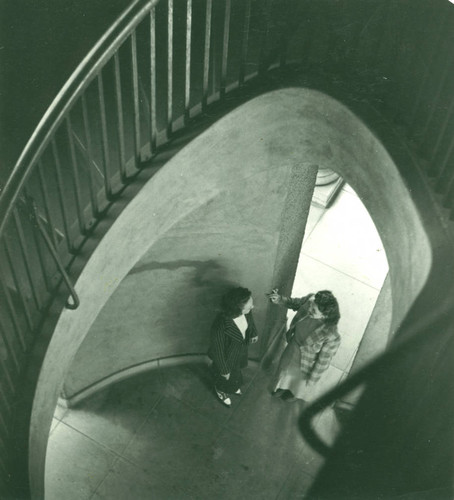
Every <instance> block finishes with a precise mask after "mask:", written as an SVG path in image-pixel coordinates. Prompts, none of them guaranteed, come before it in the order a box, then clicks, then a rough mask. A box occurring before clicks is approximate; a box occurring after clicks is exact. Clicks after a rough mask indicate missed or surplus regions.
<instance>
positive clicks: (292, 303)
mask: <svg viewBox="0 0 454 500" xmlns="http://www.w3.org/2000/svg"><path fill="white" fill-rule="evenodd" d="M310 297H312V294H311V293H310V294H309V295H306V296H305V297H302V298H300V299H293V298H291V297H282V303H283V305H284V307H286V308H287V309H292V310H293V311H297V310H298V309H299V308H300V307H301V306H302V305H303V304H304V303H305V302H307V300H308V299H309V298H310Z"/></svg>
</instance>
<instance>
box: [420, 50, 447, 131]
mask: <svg viewBox="0 0 454 500" xmlns="http://www.w3.org/2000/svg"><path fill="white" fill-rule="evenodd" d="M452 63H453V58H452V55H451V58H450V59H449V62H448V63H446V64H445V66H444V68H443V72H442V74H441V77H440V78H439V79H438V85H437V90H436V92H435V95H434V98H433V99H432V103H433V105H432V108H431V110H430V112H429V114H428V116H427V118H426V121H425V123H424V126H423V128H422V130H421V137H424V136H425V135H426V133H427V131H428V130H429V129H430V124H431V123H432V120H433V117H434V115H435V111H436V109H437V105H438V103H439V102H440V96H441V92H442V90H443V87H444V85H445V83H446V78H448V75H449V72H450V71H451V69H452Z"/></svg>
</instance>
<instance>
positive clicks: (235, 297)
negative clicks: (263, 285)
mask: <svg viewBox="0 0 454 500" xmlns="http://www.w3.org/2000/svg"><path fill="white" fill-rule="evenodd" d="M253 307H254V304H253V301H252V293H251V291H250V290H248V289H247V288H242V287H241V286H238V287H236V288H232V289H231V290H229V291H228V292H227V293H226V294H225V295H224V297H223V298H222V310H223V311H224V314H225V315H226V316H229V317H231V318H237V317H238V316H241V315H242V314H247V313H248V312H249V311H250V310H251V309H252V308H253Z"/></svg>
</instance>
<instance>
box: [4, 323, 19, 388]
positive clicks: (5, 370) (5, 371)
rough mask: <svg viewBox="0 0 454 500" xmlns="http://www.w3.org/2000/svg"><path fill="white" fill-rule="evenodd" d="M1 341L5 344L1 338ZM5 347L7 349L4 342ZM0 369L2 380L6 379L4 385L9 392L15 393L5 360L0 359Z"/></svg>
mask: <svg viewBox="0 0 454 500" xmlns="http://www.w3.org/2000/svg"><path fill="white" fill-rule="evenodd" d="M0 338H2V339H3V335H2V333H1V331H0ZM3 343H4V344H5V340H4V339H3ZM5 349H6V350H7V351H8V348H7V347H6V344H5ZM7 357H9V355H8V354H7ZM0 371H1V372H2V380H6V385H7V387H8V390H9V391H10V392H11V393H13V394H14V393H15V392H16V391H15V387H14V383H13V379H12V378H11V374H10V372H9V370H8V367H7V366H6V365H5V361H3V360H2V361H0Z"/></svg>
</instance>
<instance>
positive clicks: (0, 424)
mask: <svg viewBox="0 0 454 500" xmlns="http://www.w3.org/2000/svg"><path fill="white" fill-rule="evenodd" d="M0 396H1V397H0V401H3V402H4V408H6V411H7V412H8V414H9V413H11V406H10V405H9V404H8V401H7V399H6V397H5V393H4V392H3V388H2V387H1V386H0ZM0 428H3V431H4V433H5V434H6V435H8V426H7V425H6V422H5V419H4V418H3V412H2V411H0ZM0 435H1V434H0Z"/></svg>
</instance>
